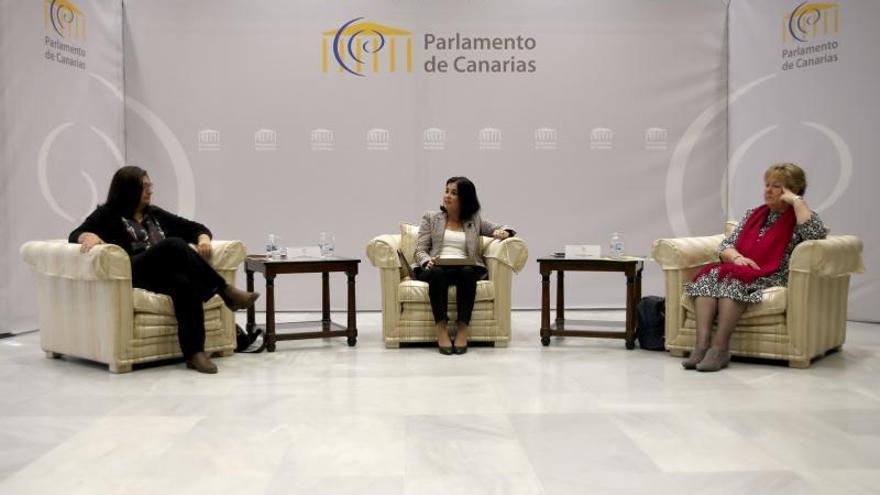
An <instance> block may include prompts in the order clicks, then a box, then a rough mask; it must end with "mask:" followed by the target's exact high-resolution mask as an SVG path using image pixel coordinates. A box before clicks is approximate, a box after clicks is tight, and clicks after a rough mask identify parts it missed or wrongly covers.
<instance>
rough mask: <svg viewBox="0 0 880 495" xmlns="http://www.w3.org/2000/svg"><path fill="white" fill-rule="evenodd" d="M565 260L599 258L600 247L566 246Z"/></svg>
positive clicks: (590, 245) (600, 253)
mask: <svg viewBox="0 0 880 495" xmlns="http://www.w3.org/2000/svg"><path fill="white" fill-rule="evenodd" d="M565 257H566V258H601V257H602V246H599V245H598V244H566V245H565Z"/></svg>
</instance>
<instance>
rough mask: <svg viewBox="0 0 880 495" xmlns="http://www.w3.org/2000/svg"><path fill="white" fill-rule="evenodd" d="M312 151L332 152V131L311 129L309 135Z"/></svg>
mask: <svg viewBox="0 0 880 495" xmlns="http://www.w3.org/2000/svg"><path fill="white" fill-rule="evenodd" d="M309 142H310V143H311V145H312V151H333V131H332V130H330V129H312V132H311V133H310V134H309Z"/></svg>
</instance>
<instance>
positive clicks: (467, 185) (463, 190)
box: [440, 177, 480, 220]
mask: <svg viewBox="0 0 880 495" xmlns="http://www.w3.org/2000/svg"><path fill="white" fill-rule="evenodd" d="M453 182H454V183H455V185H456V186H458V204H459V205H460V207H461V212H460V213H459V217H460V219H461V220H470V219H471V217H472V216H474V213H476V212H478V211H480V200H479V199H477V188H476V186H474V183H473V182H471V180H470V179H468V178H467V177H450V178H449V179H447V180H446V185H447V186H448V185H449V184H452V183H453ZM440 209H441V210H443V211H446V207H444V206H441V207H440Z"/></svg>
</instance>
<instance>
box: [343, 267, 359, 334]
mask: <svg viewBox="0 0 880 495" xmlns="http://www.w3.org/2000/svg"><path fill="white" fill-rule="evenodd" d="M346 275H347V276H348V324H347V328H346V330H347V331H348V345H349V346H350V347H354V345H355V344H357V335H358V330H357V310H356V309H355V300H354V296H355V290H354V288H355V286H354V277H355V275H357V274H356V273H353V272H346Z"/></svg>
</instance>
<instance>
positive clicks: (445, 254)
mask: <svg viewBox="0 0 880 495" xmlns="http://www.w3.org/2000/svg"><path fill="white" fill-rule="evenodd" d="M464 242H465V239H464V232H459V231H456V230H449V229H446V232H444V233H443V245H442V246H440V257H441V258H464V257H465V253H464Z"/></svg>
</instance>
